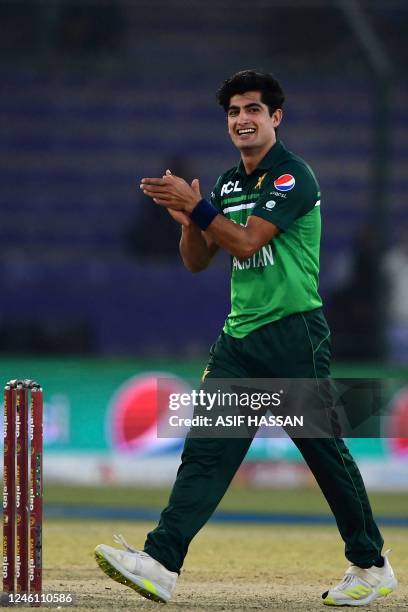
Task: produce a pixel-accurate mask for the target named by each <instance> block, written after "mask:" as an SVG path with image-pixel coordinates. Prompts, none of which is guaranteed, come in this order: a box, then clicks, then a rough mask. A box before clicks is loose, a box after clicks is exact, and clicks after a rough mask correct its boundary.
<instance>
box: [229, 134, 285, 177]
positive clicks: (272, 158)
mask: <svg viewBox="0 0 408 612" xmlns="http://www.w3.org/2000/svg"><path fill="white" fill-rule="evenodd" d="M285 150H286V149H285V146H284V144H283V142H282V141H281V140H277V141H276V142H275V144H274V145H273V146H272V147H271V148H270V149H269V151H268V152H267V154H266V155H265V157H264V158H263V159H261V161H260V162H259V164H258V165H257V167H256V168H255V170H254V171H253V172H252V173H251V175H252V174H254V173H255V172H257V171H258V170H269V169H270V168H272V166H274V165H275V164H276V162H277V161H278V159H279V157H280V156H281V155H282V153H283V152H284V151H285ZM236 171H237V173H238V174H240V175H241V176H243V177H244V178H247V177H248V176H251V175H248V174H247V173H246V172H245V167H244V164H243V162H242V159H241V161H240V162H239V164H238V166H237V170H236Z"/></svg>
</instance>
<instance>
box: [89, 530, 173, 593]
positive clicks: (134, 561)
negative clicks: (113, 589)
mask: <svg viewBox="0 0 408 612" xmlns="http://www.w3.org/2000/svg"><path fill="white" fill-rule="evenodd" d="M114 538H115V542H117V543H118V544H122V545H123V546H124V548H125V550H120V549H118V548H114V547H113V546H106V544H98V546H97V547H96V548H95V559H96V562H97V564H98V565H99V567H100V568H101V570H102V571H103V572H105V574H107V575H108V576H109V577H110V578H112V579H113V580H116V582H120V583H121V584H124V585H126V586H128V587H130V588H131V589H134V590H135V591H137V592H138V593H139V594H140V595H142V596H143V597H147V599H153V601H158V602H161V603H166V602H167V601H169V599H170V597H171V595H172V593H173V591H174V587H175V586H176V581H177V578H178V574H177V572H170V571H169V570H168V569H166V568H165V567H164V566H163V565H162V564H161V563H159V562H158V561H156V559H153V557H151V556H150V555H148V554H147V553H145V552H143V551H140V550H136V549H135V548H133V546H129V544H127V543H126V542H125V540H124V539H123V537H122V536H121V535H119V536H114Z"/></svg>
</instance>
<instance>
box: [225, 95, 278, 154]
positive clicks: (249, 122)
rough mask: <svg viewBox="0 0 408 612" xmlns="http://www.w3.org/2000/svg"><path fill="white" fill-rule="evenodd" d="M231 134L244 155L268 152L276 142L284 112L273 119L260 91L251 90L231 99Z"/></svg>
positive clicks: (229, 124) (275, 115)
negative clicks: (277, 129) (276, 132)
mask: <svg viewBox="0 0 408 612" xmlns="http://www.w3.org/2000/svg"><path fill="white" fill-rule="evenodd" d="M227 117H228V133H229V135H230V136H231V140H232V142H233V143H234V145H235V146H236V147H237V148H238V149H239V150H240V151H241V152H243V153H250V152H251V151H252V152H254V153H255V152H265V153H266V152H267V151H268V150H269V149H270V148H271V147H272V145H273V144H275V142H276V134H275V128H276V127H277V126H278V125H279V124H280V122H281V120H282V110H281V109H280V108H278V109H276V110H275V111H274V112H273V114H272V116H270V114H269V108H268V106H267V105H266V104H264V103H263V102H262V101H261V92H260V91H247V92H245V93H243V94H236V95H235V96H232V97H231V99H230V103H229V107H228V112H227Z"/></svg>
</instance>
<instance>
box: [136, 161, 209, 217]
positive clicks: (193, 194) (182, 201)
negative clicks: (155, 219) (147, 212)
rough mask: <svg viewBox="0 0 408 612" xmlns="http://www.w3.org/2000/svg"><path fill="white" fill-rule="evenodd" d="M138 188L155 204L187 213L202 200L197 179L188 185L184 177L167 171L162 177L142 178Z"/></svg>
mask: <svg viewBox="0 0 408 612" xmlns="http://www.w3.org/2000/svg"><path fill="white" fill-rule="evenodd" d="M140 189H141V190H142V191H143V193H144V194H145V195H147V196H149V197H150V198H152V199H153V201H154V202H155V203H156V204H159V205H160V206H164V207H165V208H172V209H173V210H183V211H185V212H186V213H187V214H190V213H191V212H192V210H193V209H194V208H195V206H196V205H197V204H198V202H199V201H200V200H202V195H201V193H200V185H199V182H198V179H194V180H193V182H192V183H191V186H190V185H189V184H188V183H187V182H186V181H185V180H184V179H182V178H180V177H179V176H175V175H174V174H171V173H170V172H169V171H167V172H166V174H165V175H164V176H163V177H162V178H143V179H142V182H141V185H140Z"/></svg>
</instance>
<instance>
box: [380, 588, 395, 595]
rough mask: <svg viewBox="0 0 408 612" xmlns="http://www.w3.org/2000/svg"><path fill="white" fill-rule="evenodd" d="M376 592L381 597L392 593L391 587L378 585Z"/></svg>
mask: <svg viewBox="0 0 408 612" xmlns="http://www.w3.org/2000/svg"><path fill="white" fill-rule="evenodd" d="M378 593H379V594H380V595H381V597H387V595H389V594H390V593H392V589H389V588H388V587H380V588H379V589H378Z"/></svg>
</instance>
